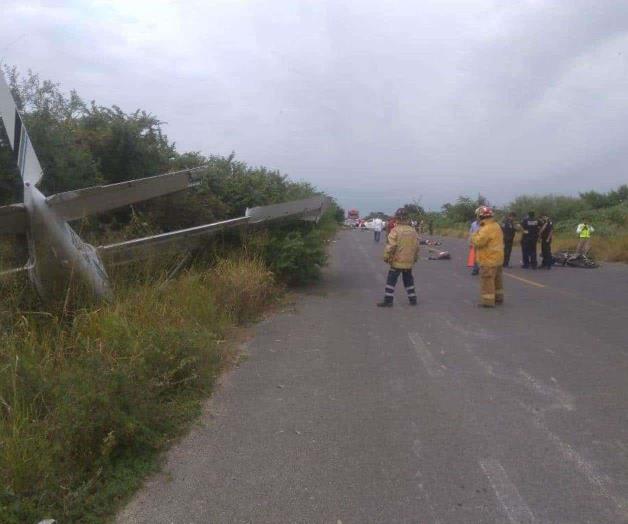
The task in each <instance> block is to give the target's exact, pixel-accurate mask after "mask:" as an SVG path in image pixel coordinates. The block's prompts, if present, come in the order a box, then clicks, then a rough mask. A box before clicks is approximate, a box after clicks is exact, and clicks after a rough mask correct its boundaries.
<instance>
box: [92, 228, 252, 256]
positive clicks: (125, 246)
mask: <svg viewBox="0 0 628 524" xmlns="http://www.w3.org/2000/svg"><path fill="white" fill-rule="evenodd" d="M247 222H248V218H247V217H241V218H233V219H231V220H223V221H222V222H214V223H213V224H204V225H202V226H196V227H190V228H187V229H180V230H178V231H171V232H168V233H162V234H160V235H152V236H149V237H143V238H136V239H133V240H127V241H125V242H118V243H116V244H109V245H106V246H98V247H97V248H96V250H97V251H98V254H99V256H100V257H101V258H102V260H103V261H104V263H105V264H106V265H121V264H126V263H129V262H133V261H134V260H137V259H142V258H146V257H149V256H151V255H152V254H155V253H157V252H158V251H159V250H161V249H172V248H174V247H177V248H185V249H187V250H190V249H194V248H195V247H197V246H198V244H199V243H200V242H202V241H203V239H205V238H207V237H210V236H212V235H215V234H216V233H218V232H220V231H224V230H226V229H232V228H236V227H241V226H243V225H245V224H246V223H247Z"/></svg>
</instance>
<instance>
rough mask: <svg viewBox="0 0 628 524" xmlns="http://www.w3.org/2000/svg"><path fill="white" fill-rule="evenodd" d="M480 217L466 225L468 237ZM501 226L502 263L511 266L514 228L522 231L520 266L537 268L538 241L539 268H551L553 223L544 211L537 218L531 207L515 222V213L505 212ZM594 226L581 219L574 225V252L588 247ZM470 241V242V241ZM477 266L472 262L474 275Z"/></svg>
mask: <svg viewBox="0 0 628 524" xmlns="http://www.w3.org/2000/svg"><path fill="white" fill-rule="evenodd" d="M479 227H480V226H479V220H475V221H474V222H473V223H472V224H471V227H470V228H469V239H470V240H471V238H472V237H473V235H474V234H475V233H476V232H477V231H478V229H479ZM501 230H502V235H503V241H504V262H503V267H510V256H511V254H512V246H513V243H514V240H515V235H516V234H517V232H521V259H522V260H521V261H522V264H521V267H522V268H523V269H537V268H538V267H539V265H538V260H537V245H538V244H539V243H540V246H541V265H540V267H541V268H542V269H551V268H552V265H553V255H552V238H553V235H554V223H553V222H552V220H551V219H550V217H549V216H548V215H547V214H545V213H544V214H542V215H541V217H540V218H536V214H535V212H534V211H529V212H528V214H527V216H526V217H525V218H524V219H523V220H521V222H518V223H517V222H516V215H515V214H514V213H508V215H506V218H504V220H503V222H502V223H501ZM593 231H594V228H593V226H591V224H589V223H588V222H586V221H584V222H582V223H580V224H579V225H578V227H577V228H576V234H577V235H578V237H579V240H578V247H577V248H576V256H581V255H586V254H587V253H588V252H589V249H590V247H591V233H593ZM471 243H472V242H471ZM478 272H479V266H478V265H477V264H475V265H474V266H473V269H472V270H471V273H472V274H474V275H477V274H478Z"/></svg>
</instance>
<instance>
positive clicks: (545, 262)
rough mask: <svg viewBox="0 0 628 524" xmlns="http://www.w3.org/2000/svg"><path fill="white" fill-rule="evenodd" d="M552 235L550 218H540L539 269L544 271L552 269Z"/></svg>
mask: <svg viewBox="0 0 628 524" xmlns="http://www.w3.org/2000/svg"><path fill="white" fill-rule="evenodd" d="M553 233H554V224H553V223H552V221H551V220H550V217H548V216H547V215H543V216H542V217H541V229H539V235H540V237H541V257H542V260H541V267H542V268H544V269H552V235H553Z"/></svg>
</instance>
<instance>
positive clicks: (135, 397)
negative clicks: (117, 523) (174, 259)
mask: <svg viewBox="0 0 628 524" xmlns="http://www.w3.org/2000/svg"><path fill="white" fill-rule="evenodd" d="M242 282H245V283H246V286H241V285H239V286H238V285H235V284H236V283H242ZM276 289H277V288H276V287H275V285H274V281H273V278H272V277H271V276H270V274H269V272H268V270H267V268H266V267H265V266H264V265H263V264H261V262H260V261H259V260H251V259H243V260H239V261H231V262H223V263H222V264H220V265H219V266H218V267H217V268H216V269H215V270H212V271H209V272H207V271H204V272H201V273H197V272H190V273H188V274H186V275H184V276H183V277H182V278H180V279H178V280H176V281H172V282H170V283H169V284H168V285H167V286H166V287H163V286H155V285H145V286H139V287H135V288H134V289H133V290H127V293H126V294H125V295H124V296H121V297H120V299H119V300H118V301H117V302H116V303H115V304H110V305H107V306H105V307H101V308H99V309H96V310H85V311H83V312H80V313H79V314H77V315H76V316H75V317H74V318H73V319H63V318H61V317H57V316H55V315H49V314H46V315H33V314H32V313H20V312H19V311H16V312H14V315H13V318H11V319H9V318H5V319H4V320H6V322H5V323H3V324H2V325H1V326H0V327H1V331H0V515H1V516H2V517H1V519H0V520H1V521H2V522H3V523H20V524H21V523H24V522H38V521H39V520H41V519H43V518H55V519H57V520H58V521H59V522H102V521H104V520H106V517H108V516H109V515H110V514H111V511H112V509H113V508H114V507H115V506H116V504H118V503H119V502H120V501H121V500H123V499H124V498H125V497H126V496H127V495H128V493H129V492H130V491H132V490H133V489H135V488H136V487H137V486H138V485H139V483H140V481H141V478H142V475H143V474H145V473H146V471H148V470H149V469H150V468H151V467H152V464H153V463H154V457H155V454H156V452H157V451H159V450H160V449H162V448H163V447H164V446H165V445H166V444H167V443H168V442H169V441H170V440H171V439H172V438H173V437H174V436H176V435H177V434H178V433H179V432H180V431H181V429H182V428H183V427H185V424H186V422H189V421H190V420H192V419H193V418H194V417H195V416H197V414H198V413H199V406H200V400H201V399H202V398H203V397H204V396H206V394H207V392H208V391H209V390H210V389H211V387H212V384H213V382H214V379H215V377H216V376H217V374H218V373H219V372H220V370H221V368H222V367H223V365H224V362H225V360H226V357H228V356H229V350H228V348H227V347H226V346H225V345H224V344H220V341H221V340H222V339H223V337H224V335H225V333H226V330H227V329H228V328H229V327H230V326H232V325H233V323H234V322H237V321H239V320H244V319H252V318H254V317H255V316H256V315H258V314H259V313H260V311H261V310H262V309H263V308H264V306H265V305H266V304H268V303H269V301H270V300H272V299H273V297H274V296H275V295H276ZM9 320H10V321H9Z"/></svg>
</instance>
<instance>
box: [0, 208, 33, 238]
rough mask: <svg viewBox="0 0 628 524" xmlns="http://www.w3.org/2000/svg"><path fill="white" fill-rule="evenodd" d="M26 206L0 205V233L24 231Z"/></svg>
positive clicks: (19, 232) (9, 233)
mask: <svg viewBox="0 0 628 524" xmlns="http://www.w3.org/2000/svg"><path fill="white" fill-rule="evenodd" d="M26 221H27V215H26V208H25V207H24V204H11V205H10V206H2V207H0V235H19V234H21V233H25V232H26Z"/></svg>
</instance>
